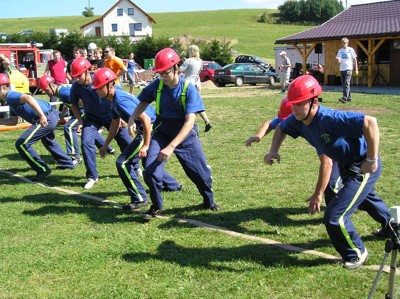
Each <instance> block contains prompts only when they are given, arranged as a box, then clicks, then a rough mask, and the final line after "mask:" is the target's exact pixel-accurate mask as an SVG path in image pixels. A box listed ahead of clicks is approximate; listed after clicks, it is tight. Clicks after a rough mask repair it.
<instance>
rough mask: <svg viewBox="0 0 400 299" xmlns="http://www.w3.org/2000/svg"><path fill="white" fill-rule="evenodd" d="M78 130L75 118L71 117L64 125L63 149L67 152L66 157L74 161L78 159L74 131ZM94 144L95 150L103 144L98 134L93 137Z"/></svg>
mask: <svg viewBox="0 0 400 299" xmlns="http://www.w3.org/2000/svg"><path fill="white" fill-rule="evenodd" d="M77 128H78V120H77V119H76V118H75V117H71V118H70V119H69V120H68V121H67V122H66V123H65V125H64V137H65V147H66V150H67V155H68V156H70V157H74V158H76V159H78V158H80V149H79V137H78V133H77V131H76V129H77ZM94 143H95V145H96V147H97V148H99V149H100V148H101V147H102V146H103V145H104V143H105V139H104V137H103V136H102V135H101V134H100V133H99V134H98V136H97V137H95V140H94ZM111 149H112V148H111V146H110V145H109V146H108V150H111Z"/></svg>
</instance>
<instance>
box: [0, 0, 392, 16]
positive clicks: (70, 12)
mask: <svg viewBox="0 0 400 299" xmlns="http://www.w3.org/2000/svg"><path fill="white" fill-rule="evenodd" d="M131 1H132V2H133V3H135V4H136V5H137V6H138V7H140V8H141V9H142V10H144V11H145V12H146V13H148V14H151V13H159V12H182V11H201V10H220V9H244V8H249V9H253V8H275V9H276V8H278V6H279V5H281V4H283V3H284V2H285V1H286V0H198V1H183V0H169V1H165V0H131ZM382 1H387V0H382ZM116 2H117V0H61V1H60V0H57V1H51V0H0V7H2V9H1V10H0V18H33V17H51V16H79V15H82V12H83V11H84V10H85V7H89V3H90V6H91V7H93V11H94V14H95V15H103V14H104V13H105V12H106V11H107V10H108V9H109V8H111V7H112V6H113V5H114V4H115V3H116ZM342 2H343V6H344V7H345V8H346V2H347V7H350V6H351V5H355V4H363V3H371V2H380V1H377V0H342Z"/></svg>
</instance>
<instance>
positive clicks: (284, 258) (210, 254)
mask: <svg viewBox="0 0 400 299" xmlns="http://www.w3.org/2000/svg"><path fill="white" fill-rule="evenodd" d="M302 257H304V255H301V254H298V253H292V252H289V251H286V250H279V249H277V248H276V247H273V246H268V245H263V244H255V245H243V246H238V247H230V248H223V247H208V248H189V247H183V246H181V245H179V244H176V243H175V241H172V240H167V241H164V242H163V243H161V244H160V246H159V247H158V249H157V253H156V254H150V253H147V252H138V253H127V254H125V255H123V256H122V258H123V259H124V260H125V261H127V262H132V263H142V262H146V261H148V260H154V259H157V260H160V261H164V262H169V263H171V264H175V265H179V266H181V267H191V268H205V269H208V270H213V271H231V272H240V273H243V272H244V271H249V270H254V269H255V268H257V266H254V267H253V266H245V265H244V264H245V263H249V262H253V263H257V264H259V265H262V266H264V267H279V268H282V267H315V266H319V265H326V264H331V263H332V261H328V260H326V259H323V258H319V257H315V258H313V259H310V258H308V259H302ZM240 261H242V262H241V263H239V265H237V268H236V267H234V266H233V265H232V266H229V263H232V262H240Z"/></svg>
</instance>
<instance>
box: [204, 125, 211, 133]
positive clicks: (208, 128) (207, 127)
mask: <svg viewBox="0 0 400 299" xmlns="http://www.w3.org/2000/svg"><path fill="white" fill-rule="evenodd" d="M211 128H212V124H211V123H207V124H206V127H205V129H204V132H208V131H210V130H211Z"/></svg>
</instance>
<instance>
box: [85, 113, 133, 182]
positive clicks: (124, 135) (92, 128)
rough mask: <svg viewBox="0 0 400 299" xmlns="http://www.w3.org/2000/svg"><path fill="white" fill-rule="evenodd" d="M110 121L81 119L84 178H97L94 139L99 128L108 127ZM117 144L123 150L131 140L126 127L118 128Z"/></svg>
mask: <svg viewBox="0 0 400 299" xmlns="http://www.w3.org/2000/svg"><path fill="white" fill-rule="evenodd" d="M110 124H111V122H98V121H95V120H92V119H88V118H85V119H84V121H83V129H82V154H83V161H84V162H85V167H86V178H87V179H89V178H91V179H94V180H95V179H97V178H98V177H99V174H98V172H97V168H96V167H97V163H96V147H95V141H96V139H97V138H98V135H99V132H98V131H99V129H100V128H101V127H103V126H104V127H106V128H107V129H108V128H109V127H110ZM115 140H116V141H117V144H118V146H119V148H120V150H121V152H123V151H124V150H125V148H126V147H127V146H128V145H129V144H130V143H131V142H132V138H131V137H130V136H129V133H128V130H127V129H126V128H120V129H119V130H118V133H117V135H116V136H115Z"/></svg>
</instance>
